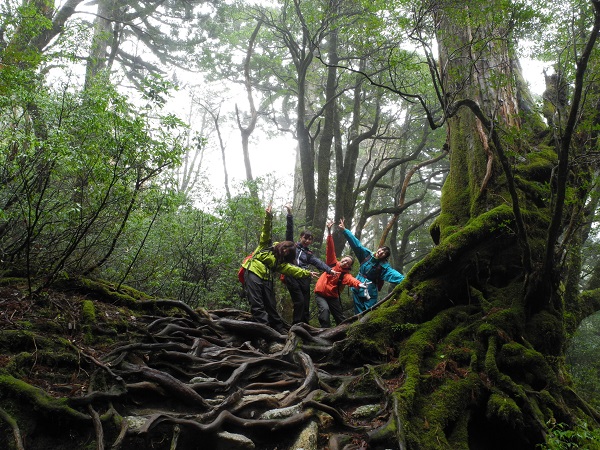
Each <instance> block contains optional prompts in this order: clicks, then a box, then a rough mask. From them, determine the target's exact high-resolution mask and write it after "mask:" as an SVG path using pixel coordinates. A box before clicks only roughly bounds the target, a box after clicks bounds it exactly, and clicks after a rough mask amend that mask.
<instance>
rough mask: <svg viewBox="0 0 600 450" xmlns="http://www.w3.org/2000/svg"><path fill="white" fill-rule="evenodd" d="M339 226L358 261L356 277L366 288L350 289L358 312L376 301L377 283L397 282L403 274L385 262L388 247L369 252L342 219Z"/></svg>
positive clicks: (388, 252) (388, 250)
mask: <svg viewBox="0 0 600 450" xmlns="http://www.w3.org/2000/svg"><path fill="white" fill-rule="evenodd" d="M339 227H340V229H341V230H342V232H343V233H344V237H345V238H346V240H347V241H348V244H350V248H351V249H352V251H353V252H354V254H355V255H356V257H357V258H358V260H359V261H360V268H359V269H358V274H357V275H356V278H357V279H358V280H359V281H360V282H362V283H364V284H366V285H367V287H366V289H363V288H351V289H350V290H351V292H352V298H353V300H354V312H355V313H356V314H359V313H361V312H363V311H366V310H367V309H369V308H370V307H371V306H373V305H374V304H375V303H377V297H378V291H379V289H378V285H380V284H381V282H382V281H387V282H388V283H394V284H398V283H400V282H401V281H402V280H404V275H402V274H401V273H400V272H398V271H397V270H395V269H393V268H392V266H390V265H389V263H388V262H387V259H388V258H389V256H390V253H391V251H390V248H389V247H386V246H384V247H379V248H378V249H377V250H376V251H375V252H371V251H370V250H369V249H367V248H365V247H363V246H362V245H361V243H360V241H359V240H358V239H357V238H356V236H354V235H353V234H352V232H351V231H350V230H347V229H346V227H345V226H344V219H341V220H340V224H339Z"/></svg>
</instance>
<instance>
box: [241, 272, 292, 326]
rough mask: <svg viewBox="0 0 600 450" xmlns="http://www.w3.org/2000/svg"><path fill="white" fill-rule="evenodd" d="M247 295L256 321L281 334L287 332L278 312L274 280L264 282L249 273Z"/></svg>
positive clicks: (247, 275)
mask: <svg viewBox="0 0 600 450" xmlns="http://www.w3.org/2000/svg"><path fill="white" fill-rule="evenodd" d="M246 294H247V296H248V301H249V302H250V312H251V313H252V317H254V320H256V321H257V322H259V323H262V324H265V325H269V326H270V327H271V328H273V329H274V330H277V331H279V332H282V331H283V332H286V330H285V326H284V323H283V320H282V319H281V316H280V315H279V313H278V312H277V303H276V302H275V291H274V289H273V281H272V280H263V279H262V278H260V277H259V276H257V275H255V274H254V273H252V272H250V271H248V273H247V274H246Z"/></svg>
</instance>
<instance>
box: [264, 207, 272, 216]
mask: <svg viewBox="0 0 600 450" xmlns="http://www.w3.org/2000/svg"><path fill="white" fill-rule="evenodd" d="M271 209H272V208H271V205H269V206H267V207H266V208H265V211H266V212H267V214H268V215H271V214H272V212H271Z"/></svg>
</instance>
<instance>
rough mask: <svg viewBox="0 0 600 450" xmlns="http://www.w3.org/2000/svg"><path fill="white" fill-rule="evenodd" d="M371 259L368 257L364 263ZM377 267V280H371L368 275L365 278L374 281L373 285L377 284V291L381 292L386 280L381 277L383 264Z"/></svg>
mask: <svg viewBox="0 0 600 450" xmlns="http://www.w3.org/2000/svg"><path fill="white" fill-rule="evenodd" d="M369 258H370V256H367V257H366V258H365V259H363V262H362V263H365V262H367V261H368V260H369ZM362 263H361V264H362ZM376 267H377V268H376V269H375V270H376V272H375V273H376V275H375V280H371V279H370V278H368V277H367V276H366V275H365V278H367V279H368V280H370V281H372V282H373V283H375V282H377V290H378V291H381V289H382V288H383V283H385V280H384V279H383V278H380V277H379V276H380V275H381V271H382V269H383V267H381V264H379V263H378V264H377V265H376Z"/></svg>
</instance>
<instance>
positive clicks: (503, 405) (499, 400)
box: [486, 393, 524, 427]
mask: <svg viewBox="0 0 600 450" xmlns="http://www.w3.org/2000/svg"><path fill="white" fill-rule="evenodd" d="M486 416H487V418H488V419H490V420H492V421H493V420H499V421H501V422H504V423H506V424H510V425H512V426H514V425H517V426H519V427H521V426H523V423H524V422H523V413H522V411H521V409H520V408H519V407H518V406H517V404H516V402H515V401H514V400H513V399H512V398H509V397H507V396H505V395H502V394H500V393H494V394H492V395H490V398H489V399H488V402H487V406H486Z"/></svg>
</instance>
